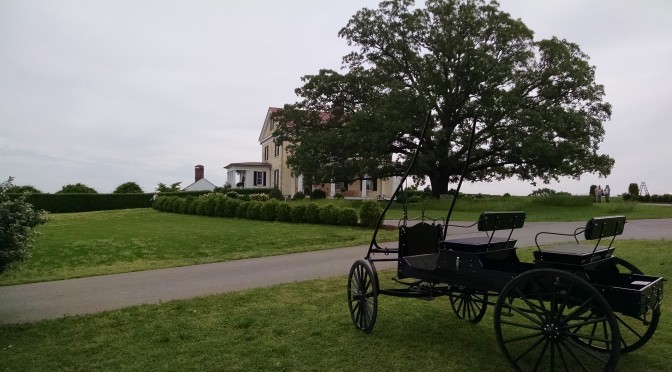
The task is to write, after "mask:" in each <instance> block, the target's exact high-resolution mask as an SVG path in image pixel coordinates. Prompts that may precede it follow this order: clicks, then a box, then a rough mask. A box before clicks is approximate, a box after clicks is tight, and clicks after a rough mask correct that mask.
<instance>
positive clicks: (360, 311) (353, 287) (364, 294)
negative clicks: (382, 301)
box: [348, 260, 378, 333]
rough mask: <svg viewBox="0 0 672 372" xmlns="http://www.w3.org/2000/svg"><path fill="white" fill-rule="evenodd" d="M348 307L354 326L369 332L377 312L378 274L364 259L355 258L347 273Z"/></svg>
mask: <svg viewBox="0 0 672 372" xmlns="http://www.w3.org/2000/svg"><path fill="white" fill-rule="evenodd" d="M348 307H349V309H350V317H351V318H352V322H353V323H355V326H356V327H357V328H358V329H360V330H362V331H364V332H366V333H369V332H371V330H372V329H373V326H374V325H375V324H376V316H377V314H378V274H377V273H376V271H375V268H372V267H371V266H369V264H368V263H367V262H366V261H364V260H357V261H355V263H354V264H352V267H351V268H350V275H348Z"/></svg>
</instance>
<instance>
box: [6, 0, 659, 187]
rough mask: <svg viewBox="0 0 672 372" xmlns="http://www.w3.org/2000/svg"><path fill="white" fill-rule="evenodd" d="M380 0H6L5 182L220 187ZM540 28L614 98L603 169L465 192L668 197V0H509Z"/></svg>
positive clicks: (507, 4)
mask: <svg viewBox="0 0 672 372" xmlns="http://www.w3.org/2000/svg"><path fill="white" fill-rule="evenodd" d="M377 4H378V1H369V0H366V1H356V0H319V1H318V0H282V1H280V0H277V1H272V0H246V1H235V2H234V1H200V0H195V1H135V0H134V1H131V0H128V1H89V0H68V1H63V0H52V1H38V0H2V1H0V177H1V178H3V179H6V178H7V177H9V176H13V177H15V184H17V185H32V186H35V187H37V188H38V189H40V190H41V191H44V192H56V191H58V190H60V188H61V187H62V186H63V185H66V184H71V183H77V182H81V183H84V184H86V185H88V186H91V187H93V188H95V189H96V190H97V191H98V192H112V191H113V190H114V188H115V187H116V186H118V185H120V184H122V183H124V182H127V181H134V182H137V183H138V184H139V185H140V186H141V187H142V188H143V189H144V190H145V191H146V192H151V191H153V190H154V189H155V188H156V186H157V184H158V183H159V182H163V183H166V184H171V183H174V182H182V186H183V187H184V186H187V185H189V184H190V183H192V182H193V180H194V166H195V165H196V164H202V165H204V166H205V177H206V179H208V180H209V181H211V182H212V183H214V184H215V185H218V186H222V185H223V184H224V183H225V181H226V173H225V170H224V169H223V167H224V166H225V165H227V164H229V163H232V162H244V161H260V160H261V149H260V146H259V143H258V136H259V132H260V130H261V126H262V124H263V120H264V117H265V115H266V111H267V109H268V107H269V106H277V107H281V106H282V105H283V104H285V103H293V102H296V101H297V100H298V98H297V97H296V96H295V94H294V89H295V88H297V87H299V86H300V85H301V81H300V77H301V76H303V75H307V74H314V73H317V72H318V70H319V69H320V68H332V69H338V68H340V66H341V57H342V56H344V55H345V54H346V53H347V52H348V51H349V50H350V49H349V48H348V46H347V44H346V42H345V40H343V39H340V38H339V37H338V36H337V33H338V31H339V30H340V29H341V28H342V27H343V26H345V25H346V23H347V21H348V20H349V19H350V17H351V16H352V15H353V14H354V13H355V12H356V11H357V10H358V9H360V8H362V7H370V8H371V7H373V8H375V7H377ZM500 4H501V8H502V9H503V10H505V11H507V12H509V13H510V14H511V15H512V16H513V17H514V18H520V19H522V20H523V22H525V23H526V24H527V26H528V27H530V28H531V29H532V30H534V31H535V39H542V38H548V37H550V36H553V35H555V36H558V37H560V38H564V39H567V40H569V41H571V42H574V43H577V44H579V45H580V47H581V48H582V50H583V51H584V52H586V53H587V54H588V55H589V56H590V57H591V59H590V63H591V64H592V65H594V66H596V69H597V81H598V83H600V84H603V85H604V86H605V91H606V100H607V101H608V102H610V103H611V104H612V105H613V115H612V119H611V121H609V122H607V123H606V125H605V128H606V136H605V141H604V142H603V144H602V146H601V149H600V152H602V153H607V154H609V155H610V156H612V157H613V158H614V159H615V160H616V166H615V168H614V170H613V172H612V174H611V175H610V176H609V177H608V178H607V179H606V180H605V179H600V178H598V177H597V176H596V175H591V174H587V175H585V176H584V177H582V178H581V180H580V181H574V180H563V181H562V182H561V183H559V184H555V183H554V184H551V185H549V186H544V185H538V186H536V187H535V186H531V185H529V184H528V183H522V182H514V181H507V182H501V183H486V184H465V185H464V186H463V191H464V192H468V193H472V192H474V193H475V192H483V193H495V194H503V193H505V192H509V193H511V194H518V195H526V194H528V193H530V192H531V191H532V190H534V189H536V188H539V187H552V188H554V189H556V190H559V191H568V192H572V193H575V194H578V193H586V192H587V191H588V189H589V186H590V185H591V184H601V185H602V186H604V185H605V184H610V186H611V189H612V193H613V194H621V193H623V192H626V191H627V187H628V184H629V183H631V182H636V183H638V184H639V183H641V182H646V184H647V186H648V190H649V191H650V192H651V193H652V194H654V193H655V194H663V193H672V170H671V169H672V166H670V163H671V162H672V156H671V155H672V126H671V125H670V124H671V120H670V118H671V117H672V103H671V100H672V22H670V19H672V1H669V0H647V1H641V2H633V1H630V0H595V1H585V0H563V1H550V0H549V1H539V0H502V1H501V2H500Z"/></svg>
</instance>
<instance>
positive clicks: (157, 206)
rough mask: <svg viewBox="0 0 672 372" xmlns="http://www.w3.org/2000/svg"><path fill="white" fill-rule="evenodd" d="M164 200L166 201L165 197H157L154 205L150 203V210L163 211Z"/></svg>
mask: <svg viewBox="0 0 672 372" xmlns="http://www.w3.org/2000/svg"><path fill="white" fill-rule="evenodd" d="M166 199H168V198H167V197H165V196H159V197H157V198H156V199H155V200H154V203H152V208H153V209H156V210H157V211H163V206H164V205H165V204H166Z"/></svg>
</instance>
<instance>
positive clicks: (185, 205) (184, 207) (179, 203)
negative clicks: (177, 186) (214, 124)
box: [173, 198, 189, 214]
mask: <svg viewBox="0 0 672 372" xmlns="http://www.w3.org/2000/svg"><path fill="white" fill-rule="evenodd" d="M173 210H174V211H175V213H181V214H187V213H189V202H187V199H186V198H177V200H175V202H174V203H173Z"/></svg>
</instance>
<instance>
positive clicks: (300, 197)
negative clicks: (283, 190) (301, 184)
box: [292, 191, 306, 200]
mask: <svg viewBox="0 0 672 372" xmlns="http://www.w3.org/2000/svg"><path fill="white" fill-rule="evenodd" d="M305 198H306V195H305V194H304V193H302V192H301V191H298V192H297V193H296V194H294V196H292V200H303V199H305Z"/></svg>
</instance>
